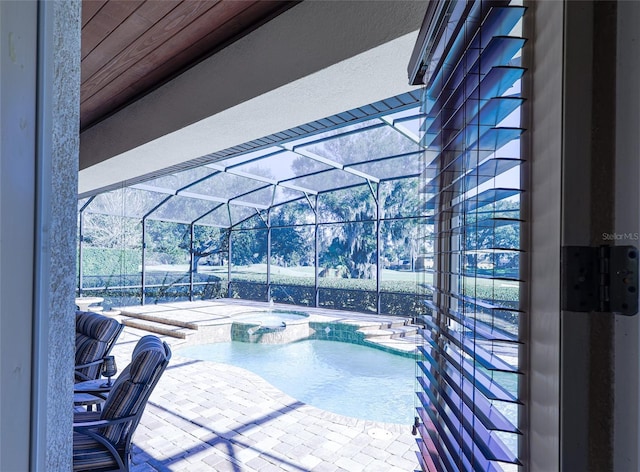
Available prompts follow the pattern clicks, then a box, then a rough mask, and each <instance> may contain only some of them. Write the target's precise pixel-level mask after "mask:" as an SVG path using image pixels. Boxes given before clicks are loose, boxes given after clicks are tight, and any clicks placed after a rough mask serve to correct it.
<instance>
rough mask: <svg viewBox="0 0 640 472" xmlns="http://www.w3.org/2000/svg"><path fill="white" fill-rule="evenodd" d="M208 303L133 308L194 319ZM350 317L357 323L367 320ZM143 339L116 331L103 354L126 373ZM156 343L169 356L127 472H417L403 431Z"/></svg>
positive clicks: (411, 440) (176, 343) (411, 443)
mask: <svg viewBox="0 0 640 472" xmlns="http://www.w3.org/2000/svg"><path fill="white" fill-rule="evenodd" d="M211 303H215V301H211ZM211 303H205V302H196V303H194V304H189V303H180V304H172V306H171V307H169V306H160V305H158V306H155V307H151V306H145V307H135V308H138V309H142V308H144V311H147V312H148V311H151V310H152V309H155V310H156V311H157V312H165V313H167V312H168V311H172V312H174V313H178V312H181V313H182V316H186V317H189V316H192V317H193V316H195V317H197V316H199V317H200V318H202V316H203V312H202V310H203V306H206V305H209V306H211ZM245 303H249V304H251V302H246V301H242V304H245ZM176 305H179V307H180V309H179V310H176V308H177V307H176ZM263 305H264V304H263ZM231 306H232V307H233V305H231ZM133 308H134V307H129V308H125V309H123V313H127V311H128V310H131V309H133ZM235 308H237V306H236V307H235ZM217 309H219V306H218V307H217ZM350 315H352V317H355V318H360V321H361V322H364V321H365V318H367V317H368V318H372V316H371V315H358V314H353V313H351V314H350ZM144 334H148V333H147V332H146V331H143V330H140V329H138V328H133V327H129V326H127V327H126V328H125V330H124V332H123V333H122V335H121V336H120V339H119V342H118V344H117V345H116V347H115V348H114V350H113V354H114V355H115V356H116V359H117V360H118V364H119V365H126V361H127V360H128V358H129V357H130V354H131V350H132V349H133V347H134V346H135V343H136V342H137V340H138V339H139V338H140V337H141V336H143V335H144ZM161 338H162V339H164V340H165V341H167V342H168V343H169V344H170V345H171V346H172V348H173V349H174V356H173V358H172V360H171V364H170V365H169V367H168V368H167V371H166V372H165V374H164V376H163V378H162V379H161V381H160V383H159V384H158V386H157V388H156V389H155V391H154V393H153V394H152V395H151V398H150V400H149V403H148V405H147V409H146V411H145V413H144V415H143V417H142V421H141V423H140V425H139V426H138V429H137V431H136V433H135V435H134V440H133V442H134V455H133V458H132V464H133V467H132V470H133V471H136V472H139V471H169V470H171V471H178V470H188V471H210V470H216V471H220V472H224V471H272V470H290V471H349V472H355V471H362V470H366V471H371V472H374V471H381V472H389V471H405V472H406V471H411V470H416V469H417V468H418V461H417V459H416V451H417V445H416V441H415V437H414V436H412V435H411V430H410V427H409V426H408V425H396V424H388V423H378V422H373V421H365V420H360V419H355V418H349V417H344V416H340V415H337V414H334V413H330V412H327V411H323V410H320V409H317V408H314V407H312V406H309V405H306V404H304V403H301V402H299V401H297V400H296V399H294V398H292V397H290V396H288V395H286V394H284V393H282V392H281V391H279V390H278V389H276V388H274V387H273V386H271V385H270V384H268V383H267V382H266V381H264V380H263V379H261V378H260V377H259V376H257V375H255V374H253V373H251V372H249V371H247V370H244V369H240V368H238V367H234V366H230V365H225V364H218V363H213V362H205V361H197V360H192V359H188V358H184V357H181V356H180V355H178V354H177V353H176V352H175V350H176V349H177V348H178V347H180V346H183V345H185V343H186V341H185V340H183V339H179V338H175V337H172V336H168V335H163V336H161ZM407 344H408V343H407Z"/></svg>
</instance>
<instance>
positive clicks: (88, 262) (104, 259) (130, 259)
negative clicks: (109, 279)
mask: <svg viewBox="0 0 640 472" xmlns="http://www.w3.org/2000/svg"><path fill="white" fill-rule="evenodd" d="M141 266H142V254H141V253H140V251H139V250H133V249H112V248H102V247H83V248H82V275H83V277H86V276H94V275H105V274H108V275H113V274H132V273H136V272H139V271H140V267H141Z"/></svg>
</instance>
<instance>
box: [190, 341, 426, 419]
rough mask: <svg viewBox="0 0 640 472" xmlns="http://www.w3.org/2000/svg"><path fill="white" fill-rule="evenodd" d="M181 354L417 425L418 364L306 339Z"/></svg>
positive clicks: (318, 400) (330, 403) (306, 396)
mask: <svg viewBox="0 0 640 472" xmlns="http://www.w3.org/2000/svg"><path fill="white" fill-rule="evenodd" d="M180 355H182V356H185V357H190V358H194V359H201V360H205V361H213V362H222V363H226V364H232V365H235V366H237V367H242V368H244V369H247V370H250V371H251V372H254V373H256V374H258V375H259V376H260V377H262V378H263V379H265V380H266V381H267V382H269V383H270V384H271V385H273V386H274V387H276V388H278V389H280V390H282V391H283V392H285V393H286V394H288V395H290V396H292V397H293V398H295V399H297V400H300V401H302V402H304V403H307V404H309V405H312V406H315V407H317V408H320V409H322V410H327V411H331V412H334V413H338V414H340V415H344V416H351V417H355V418H360V419H366V420H373V421H383V422H387V423H401V424H407V425H408V424H412V423H413V417H414V416H415V409H414V408H415V406H414V397H415V394H414V388H415V387H414V379H415V361H414V360H413V359H410V358H407V357H402V356H397V355H394V354H390V353H387V352H384V351H381V350H378V349H373V348H369V347H365V346H360V345H357V344H349V343H341V342H335V341H322V340H307V341H300V342H297V343H291V344H256V343H243V342H238V341H232V342H228V343H216V344H207V345H202V346H189V347H185V348H183V349H181V350H180Z"/></svg>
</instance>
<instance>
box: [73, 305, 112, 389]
mask: <svg viewBox="0 0 640 472" xmlns="http://www.w3.org/2000/svg"><path fill="white" fill-rule="evenodd" d="M123 327H124V325H122V324H121V323H119V322H118V321H117V320H115V319H113V318H109V317H107V316H103V315H100V314H98V313H93V312H90V311H77V312H76V365H84V364H88V363H90V362H95V361H97V360H100V359H102V358H103V357H104V356H106V355H108V354H109V352H110V351H111V348H113V345H114V344H115V342H116V340H117V339H118V336H119V335H120V333H121V332H122V328H123ZM77 372H78V373H80V374H82V375H83V376H86V377H87V378H88V379H97V378H98V377H99V376H100V365H99V364H96V365H91V366H88V367H84V368H81V369H78V371H77ZM81 380H86V379H85V378H82V379H81Z"/></svg>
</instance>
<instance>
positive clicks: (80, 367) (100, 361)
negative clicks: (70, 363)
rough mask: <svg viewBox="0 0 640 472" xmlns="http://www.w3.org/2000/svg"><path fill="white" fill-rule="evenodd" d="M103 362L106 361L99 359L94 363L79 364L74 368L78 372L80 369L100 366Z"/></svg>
mask: <svg viewBox="0 0 640 472" xmlns="http://www.w3.org/2000/svg"><path fill="white" fill-rule="evenodd" d="M103 362H104V359H98V360H95V361H93V362H87V363H86V364H79V365H76V366H75V367H74V368H75V369H76V370H78V369H84V368H85V367H91V366H92V365H99V364H102V363H103Z"/></svg>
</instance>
